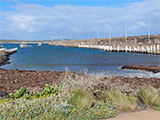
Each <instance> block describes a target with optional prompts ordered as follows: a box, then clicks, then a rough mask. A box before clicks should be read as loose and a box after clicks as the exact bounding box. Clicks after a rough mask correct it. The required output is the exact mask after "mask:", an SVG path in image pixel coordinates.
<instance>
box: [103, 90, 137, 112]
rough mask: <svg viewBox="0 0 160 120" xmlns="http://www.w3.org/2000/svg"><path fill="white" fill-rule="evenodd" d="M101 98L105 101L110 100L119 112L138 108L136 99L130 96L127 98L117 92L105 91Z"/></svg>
mask: <svg viewBox="0 0 160 120" xmlns="http://www.w3.org/2000/svg"><path fill="white" fill-rule="evenodd" d="M102 97H103V98H104V99H105V100H107V99H110V100H111V101H112V102H113V103H115V104H117V106H118V110H119V111H128V110H135V109H137V108H138V104H137V98H136V97H135V96H134V95H133V94H131V95H129V96H127V95H125V94H123V93H122V92H121V91H119V90H113V91H105V92H104V93H103V95H102Z"/></svg>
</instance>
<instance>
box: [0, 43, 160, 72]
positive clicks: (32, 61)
mask: <svg viewBox="0 0 160 120" xmlns="http://www.w3.org/2000/svg"><path fill="white" fill-rule="evenodd" d="M3 46H4V47H5V48H8V49H10V48H15V47H17V48H18V52H16V53H15V54H13V55H12V56H11V57H10V62H11V64H7V65H4V66H1V68H5V69H21V70H36V71H45V70H51V71H65V69H66V68H68V69H69V70H70V71H72V72H81V71H82V70H83V69H88V73H100V72H111V73H114V74H137V73H145V72H141V71H134V70H120V67H122V66H123V65H131V64H141V65H160V55H149V54H138V53H125V52H124V53H123V52H119V53H118V52H105V51H103V50H96V49H86V48H74V47H61V46H50V45H48V44H43V45H42V46H41V47H38V46H37V44H32V47H28V48H20V47H19V44H3ZM146 74H148V73H147V72H146Z"/></svg>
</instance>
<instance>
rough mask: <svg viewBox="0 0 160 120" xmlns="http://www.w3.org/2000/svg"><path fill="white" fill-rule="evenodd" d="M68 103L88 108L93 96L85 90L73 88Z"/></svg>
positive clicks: (92, 101)
mask: <svg viewBox="0 0 160 120" xmlns="http://www.w3.org/2000/svg"><path fill="white" fill-rule="evenodd" d="M68 103H69V104H71V105H75V106H76V107H77V106H81V107H87V108H89V107H90V106H91V105H92V104H93V103H94V97H93V95H92V94H91V93H89V92H88V91H86V90H74V91H73V96H72V97H70V99H69V101H68Z"/></svg>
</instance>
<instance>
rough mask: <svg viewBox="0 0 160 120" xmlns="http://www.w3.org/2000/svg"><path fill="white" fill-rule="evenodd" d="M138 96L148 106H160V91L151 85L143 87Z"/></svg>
mask: <svg viewBox="0 0 160 120" xmlns="http://www.w3.org/2000/svg"><path fill="white" fill-rule="evenodd" d="M137 97H138V98H139V99H140V100H141V101H142V102H143V103H144V104H146V105H148V106H151V107H156V106H160V91H158V89H155V88H153V87H151V86H146V87H143V88H141V89H140V91H139V92H138V94H137Z"/></svg>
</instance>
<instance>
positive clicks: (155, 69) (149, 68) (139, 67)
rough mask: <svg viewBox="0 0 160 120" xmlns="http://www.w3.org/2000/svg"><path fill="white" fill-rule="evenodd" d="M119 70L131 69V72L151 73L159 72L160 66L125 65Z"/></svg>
mask: <svg viewBox="0 0 160 120" xmlns="http://www.w3.org/2000/svg"><path fill="white" fill-rule="evenodd" d="M121 69H131V70H145V71H149V72H153V73H158V72H160V66H156V65H153V66H144V65H125V66H123V67H122V68H121Z"/></svg>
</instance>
